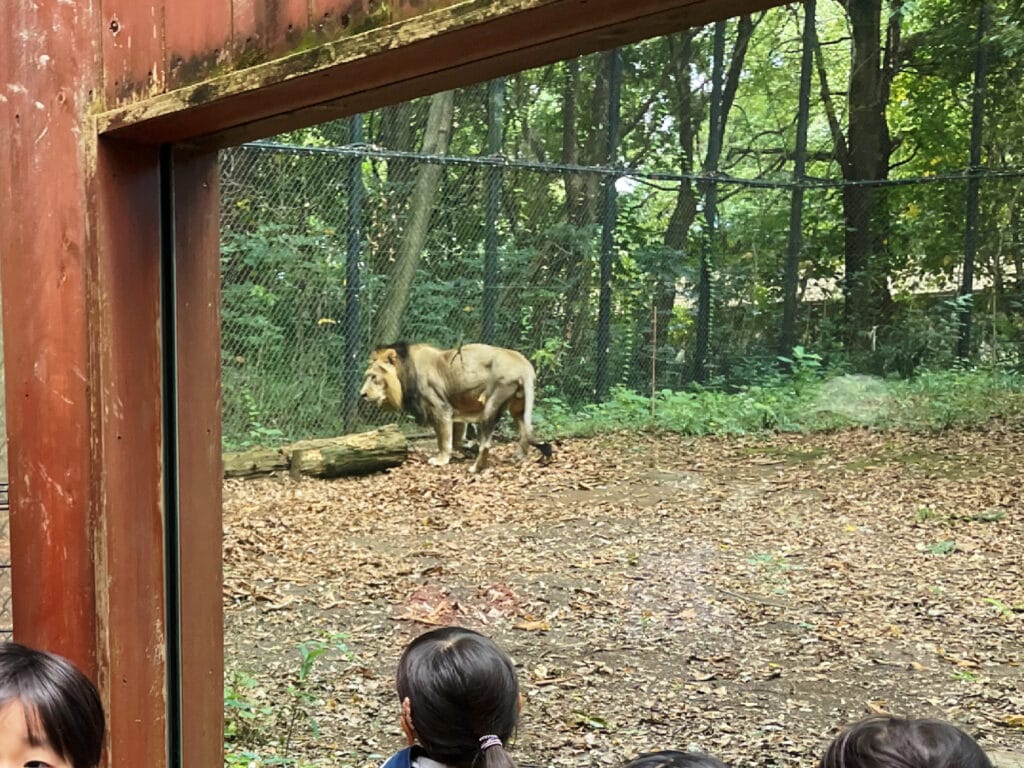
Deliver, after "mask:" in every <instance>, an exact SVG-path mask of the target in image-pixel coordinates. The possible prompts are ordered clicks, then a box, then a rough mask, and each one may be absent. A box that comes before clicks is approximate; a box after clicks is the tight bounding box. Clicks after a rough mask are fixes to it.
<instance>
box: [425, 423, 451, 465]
mask: <svg viewBox="0 0 1024 768" xmlns="http://www.w3.org/2000/svg"><path fill="white" fill-rule="evenodd" d="M434 432H435V434H436V435H437V455H436V456H431V457H430V463H431V464H433V465H434V466H435V467H441V466H444V465H445V464H447V463H448V462H449V461H451V458H452V417H451V414H447V415H444V416H440V417H439V418H438V419H437V420H436V422H435V423H434Z"/></svg>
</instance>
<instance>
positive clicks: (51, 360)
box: [0, 0, 100, 679]
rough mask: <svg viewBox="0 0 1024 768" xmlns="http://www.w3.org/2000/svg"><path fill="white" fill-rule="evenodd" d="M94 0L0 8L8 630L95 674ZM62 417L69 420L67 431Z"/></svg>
mask: <svg viewBox="0 0 1024 768" xmlns="http://www.w3.org/2000/svg"><path fill="white" fill-rule="evenodd" d="M94 7H95V4H85V3H82V4H67V3H61V2H59V1H58V0H40V1H39V2H36V3H18V2H14V3H12V2H4V3H0V30H4V32H3V34H5V35H6V34H8V33H7V30H11V33H10V37H9V39H8V40H5V41H4V42H3V43H0V73H2V76H0V211H2V215H0V258H2V269H3V280H2V285H3V292H4V301H3V319H4V323H3V330H4V359H5V365H6V395H7V398H6V400H7V429H8V434H9V435H10V436H11V438H12V439H11V440H10V451H9V466H10V502H11V525H10V531H11V549H12V565H13V568H12V587H13V591H14V594H15V595H16V597H15V599H14V603H13V611H14V626H15V637H16V638H17V639H18V640H20V641H23V642H25V643H28V644H30V645H34V646H40V647H43V648H48V649H53V650H57V651H60V652H61V653H63V654H64V655H66V656H68V657H69V658H70V659H71V660H72V661H74V662H75V663H76V664H78V665H79V666H80V667H82V668H83V669H84V670H85V671H86V672H87V673H88V674H89V675H90V676H91V677H93V678H94V679H95V677H96V674H97V660H96V629H95V626H96V625H95V615H96V595H95V591H94V589H93V560H92V551H91V547H90V542H91V541H92V537H93V525H92V522H93V518H92V511H93V508H92V505H91V488H92V486H91V483H90V481H91V477H92V466H93V464H92V448H93V441H92V439H91V438H92V436H91V435H90V432H89V429H88V424H89V423H90V407H91V402H92V401H91V396H90V395H91V393H90V383H91V365H90V359H89V340H88V328H87V324H86V315H87V292H88V283H89V280H90V275H89V269H88V264H87V259H88V256H89V254H90V253H91V252H92V251H93V248H94V243H95V231H94V230H93V228H92V227H91V226H90V225H89V219H90V216H91V210H90V201H92V200H93V199H94V196H95V194H94V193H95V185H94V181H93V177H92V173H91V165H90V160H89V155H90V145H91V143H92V142H91V141H90V140H89V124H90V123H89V120H88V119H87V117H86V111H87V107H88V104H89V102H90V99H91V98H92V95H93V93H94V91H93V89H94V88H95V87H96V85H97V84H98V83H99V80H100V77H99V66H98V55H97V46H96V43H97V41H96V39H95V28H96V26H97V25H98V23H99V20H98V18H97V16H96V14H95V12H94ZM71 425H78V427H77V428H74V427H72V426H71Z"/></svg>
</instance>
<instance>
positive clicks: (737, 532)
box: [224, 425, 1024, 767]
mask: <svg viewBox="0 0 1024 768" xmlns="http://www.w3.org/2000/svg"><path fill="white" fill-rule="evenodd" d="M1022 438H1024V431H1022V429H1021V426H1020V425H993V426H991V427H989V428H987V429H985V430H978V431H951V432H946V433H943V434H941V435H924V434H895V433H877V432H869V431H862V430H854V431H844V432H838V433H833V434H821V435H776V436H767V437H749V436H748V437H742V438H711V439H690V438H682V437H679V436H675V435H650V434H641V435H637V434H619V435H613V436H608V437H603V438H596V439H590V440H573V441H567V442H565V443H563V444H562V445H561V446H560V447H559V448H558V449H557V452H556V458H555V461H554V463H552V464H551V465H550V466H546V467H545V466H541V465H539V464H537V463H534V462H533V461H528V462H527V463H525V464H522V465H514V464H512V463H511V459H512V455H513V448H512V446H510V445H501V446H498V448H497V449H496V450H495V451H494V453H493V456H494V461H493V464H492V468H491V469H489V470H488V471H487V472H485V473H484V474H483V475H481V476H471V475H469V474H468V472H467V471H466V470H467V468H468V462H461V463H456V464H453V465H450V466H448V467H440V468H439V467H431V466H429V465H428V464H427V463H426V454H422V453H418V452H417V453H416V454H414V456H413V458H412V459H411V460H410V461H409V462H407V463H406V464H405V465H404V466H402V467H399V468H397V469H395V470H392V471H391V472H389V473H387V474H378V475H372V476H368V477H362V478H351V479H342V480H334V481H317V480H303V481H300V482H293V481H291V480H289V479H287V478H284V479H269V480H258V481H251V480H250V481H228V482H227V483H226V484H225V510H224V519H225V563H224V577H225V617H226V618H225V622H226V626H225V633H226V638H225V642H226V654H227V658H226V664H227V670H228V672H229V675H230V673H231V672H232V671H236V670H237V671H243V672H245V673H247V674H249V675H251V676H252V677H253V678H255V679H256V681H258V686H257V687H255V688H251V689H249V690H248V692H247V695H248V696H249V697H250V698H252V699H253V700H258V701H260V702H262V703H265V704H267V705H269V706H270V707H272V708H273V709H272V711H271V712H269V713H266V714H263V715H261V716H260V719H259V721H258V723H257V727H256V728H255V729H254V735H253V738H254V739H255V740H258V739H263V740H265V741H268V740H269V741H270V742H273V741H274V740H278V741H280V740H281V739H283V733H282V731H283V730H284V728H285V725H284V724H283V723H282V722H280V721H279V722H276V723H275V722H274V718H275V717H278V716H283V714H284V713H285V710H286V709H287V703H288V702H289V701H294V697H293V696H291V695H290V694H288V693H287V691H286V690H285V687H286V686H287V684H288V682H289V681H291V680H293V679H294V678H295V675H296V673H297V670H298V666H299V653H298V650H297V646H298V644H299V643H300V642H301V641H304V640H309V639H324V638H327V637H328V636H329V635H331V634H332V633H345V634H346V635H347V638H346V643H347V645H348V647H349V649H350V652H351V653H350V656H348V657H345V656H343V655H341V654H338V653H333V654H328V655H326V656H324V657H323V659H321V661H320V662H318V665H317V666H316V667H315V668H314V670H313V672H312V674H311V677H310V681H309V686H310V687H309V690H310V693H311V694H312V695H313V696H314V697H315V699H316V701H315V703H314V704H313V706H312V708H311V709H312V711H313V714H314V715H315V717H316V720H317V722H318V725H319V728H320V735H319V737H318V738H314V737H313V735H312V732H311V729H310V728H309V727H308V723H307V722H306V721H305V719H304V718H298V721H297V726H296V729H295V737H294V739H293V742H297V743H293V746H292V748H291V750H290V751H291V755H290V756H291V757H300V758H302V759H305V760H310V761H314V760H315V761H319V762H318V763H317V764H322V765H325V766H360V767H362V766H376V765H379V764H380V762H381V760H382V758H384V757H385V756H387V755H388V754H390V753H391V752H392V751H394V750H395V749H398V748H399V747H400V746H402V743H401V733H400V730H399V726H398V717H397V715H398V704H397V701H396V699H395V695H394V692H393V684H392V676H393V673H394V668H395V664H396V662H397V658H398V655H399V653H400V652H401V649H402V647H403V646H404V645H405V644H406V642H408V641H409V639H411V638H412V637H413V636H415V635H416V634H418V633H420V632H422V631H424V630H425V629H427V628H429V627H430V626H432V625H434V624H444V623H459V624H463V625H467V626H471V627H474V628H477V629H480V630H481V631H483V632H485V633H487V634H489V635H491V636H492V637H494V638H495V639H496V640H497V641H498V642H499V643H500V644H501V645H502V646H503V647H505V648H506V649H507V650H508V651H509V652H510V654H511V655H512V656H513V658H514V659H515V660H516V663H517V665H518V667H519V670H520V680H521V684H522V685H523V688H524V693H525V698H526V703H525V705H524V708H523V717H522V722H521V726H520V732H519V735H518V739H517V742H516V745H515V748H514V752H513V755H514V757H515V758H516V759H517V760H518V761H519V762H520V763H521V764H523V765H537V766H583V765H602V764H603V765H612V766H614V765H618V764H619V763H621V762H622V761H623V760H624V759H626V758H628V757H630V756H633V755H635V754H637V753H639V752H643V751H649V750H652V749H659V748H681V749H687V748H693V749H701V750H705V751H708V752H712V753H715V754H717V755H719V756H721V757H722V758H724V759H725V760H726V761H728V762H730V763H732V764H734V765H737V766H743V765H756V766H775V765H805V766H811V765H813V764H814V761H815V759H816V756H817V754H818V753H819V752H820V750H821V749H822V747H823V746H824V744H825V743H826V742H827V741H828V740H829V738H830V737H831V735H832V734H833V732H834V730H835V729H836V728H837V727H839V726H841V725H843V724H845V723H847V722H849V721H851V720H854V719H857V718H859V717H862V716H864V715H867V714H869V713H871V712H883V711H884V712H894V713H899V714H909V715H915V716H937V717H942V718H946V719H949V720H952V721H954V722H956V723H957V724H959V725H961V726H962V727H964V728H965V729H967V730H968V731H969V732H971V733H973V734H975V735H976V736H977V737H978V738H979V740H980V741H981V743H982V745H983V746H984V747H985V748H986V749H993V750H1017V751H1024V682H1022V680H1024V676H1022V675H1024V667H1022V661H1024V631H1022V630H1024V509H1022V506H1024V505H1022V501H1021V497H1022V491H1021V485H1022V483H1021V478H1022V473H1021V470H1020V446H1021V442H1022ZM255 749H256V750H257V751H261V752H262V753H267V754H272V753H274V752H275V749H277V753H278V754H279V753H280V745H279V744H278V745H276V746H275V745H274V744H273V743H265V744H263V745H262V746H257V747H255Z"/></svg>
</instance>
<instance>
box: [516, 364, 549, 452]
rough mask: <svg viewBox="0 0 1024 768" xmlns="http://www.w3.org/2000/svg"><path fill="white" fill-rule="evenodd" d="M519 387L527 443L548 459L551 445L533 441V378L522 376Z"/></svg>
mask: <svg viewBox="0 0 1024 768" xmlns="http://www.w3.org/2000/svg"><path fill="white" fill-rule="evenodd" d="M520 385H521V386H522V389H523V425H524V428H525V429H526V439H527V442H529V444H530V445H532V446H533V447H534V448H536V449H537V450H538V451H540V453H541V456H543V457H544V458H545V459H550V458H551V456H552V454H553V451H552V449H551V443H542V442H538V441H537V440H534V439H533V397H534V377H533V376H524V377H523V381H522V382H520ZM525 447H526V446H525V445H524V446H523V448H525Z"/></svg>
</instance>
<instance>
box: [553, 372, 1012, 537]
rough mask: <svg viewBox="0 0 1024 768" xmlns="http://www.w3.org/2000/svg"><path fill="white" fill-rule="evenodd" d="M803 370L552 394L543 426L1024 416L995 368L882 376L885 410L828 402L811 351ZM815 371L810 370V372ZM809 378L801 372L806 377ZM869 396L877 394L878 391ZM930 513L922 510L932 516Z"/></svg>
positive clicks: (949, 423) (923, 425)
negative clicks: (735, 385) (713, 385)
mask: <svg viewBox="0 0 1024 768" xmlns="http://www.w3.org/2000/svg"><path fill="white" fill-rule="evenodd" d="M803 355H804V357H805V358H806V359H807V360H809V362H807V363H806V367H805V368H804V369H802V371H803V372H800V373H790V374H785V375H782V374H776V375H774V376H773V377H771V379H770V380H766V383H764V384H762V385H758V386H750V387H744V388H740V389H738V390H736V391H731V392H726V391H721V390H710V389H700V388H694V389H690V390H686V391H672V390H662V391H661V392H658V393H657V394H656V395H655V397H654V400H653V402H652V400H651V398H649V397H647V396H645V395H641V394H638V393H636V392H633V391H631V390H628V389H624V388H617V389H615V390H613V392H612V395H611V398H610V399H609V400H608V402H605V403H600V404H596V405H587V406H584V407H583V408H580V409H573V408H571V407H570V406H569V405H568V404H566V403H565V402H564V401H561V400H555V399H552V400H548V401H545V403H544V404H543V407H542V408H541V409H540V411H539V413H538V424H539V425H540V426H539V428H540V429H542V430H544V431H545V432H548V433H551V434H558V435H561V436H589V435H595V434H599V433H603V432H613V431H616V430H624V429H628V430H635V429H648V430H664V431H669V432H678V433H681V434H687V435H707V434H742V433H751V432H760V431H764V430H778V431H811V430H820V429H835V428H841V427H849V426H867V427H872V428H876V429H887V428H893V429H910V430H921V429H925V430H942V429H948V428H951V427H954V426H969V425H974V424H981V423H984V422H986V421H988V420H990V419H993V418H1019V417H1021V416H1022V415H1024V377H1021V376H1019V375H1016V374H1011V373H1003V372H998V371H990V370H977V371H948V372H940V373H925V374H922V375H920V376H917V377H915V378H913V379H909V380H900V379H896V380H878V383H879V385H880V386H883V387H884V389H885V397H886V400H887V403H886V406H885V407H884V408H879V407H877V404H874V403H869V405H870V406H871V407H865V408H863V409H861V410H857V409H854V408H844V409H842V410H841V411H836V410H835V409H832V408H830V407H826V403H824V402H823V398H826V397H828V396H827V395H826V394H825V393H826V391H827V388H828V385H829V382H830V381H833V380H834V379H833V380H830V379H829V378H827V377H822V376H819V375H818V373H817V371H818V367H817V364H816V361H815V359H814V357H815V356H813V355H811V354H810V353H806V352H804V353H803ZM808 370H809V371H812V372H814V373H813V375H807V374H806V371H808ZM805 376H806V378H801V377H805ZM865 397H866V398H867V397H870V398H871V399H876V398H877V394H876V393H874V392H872V393H869V394H868V395H865ZM929 514H930V513H929V511H927V510H923V511H919V513H918V519H919V520H922V521H923V520H926V519H928V516H929Z"/></svg>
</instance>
